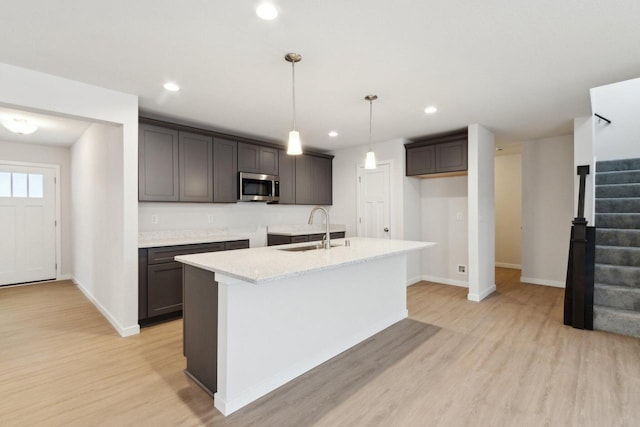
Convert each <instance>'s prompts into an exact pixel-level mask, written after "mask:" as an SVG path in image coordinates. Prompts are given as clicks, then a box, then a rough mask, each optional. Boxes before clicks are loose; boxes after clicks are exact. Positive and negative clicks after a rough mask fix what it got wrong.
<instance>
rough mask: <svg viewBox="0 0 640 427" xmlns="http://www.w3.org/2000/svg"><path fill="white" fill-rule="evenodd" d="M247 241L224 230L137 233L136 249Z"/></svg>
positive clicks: (246, 238) (245, 238)
mask: <svg viewBox="0 0 640 427" xmlns="http://www.w3.org/2000/svg"><path fill="white" fill-rule="evenodd" d="M234 240H249V238H248V237H246V236H234V235H230V234H227V232H226V231H224V230H217V229H214V230H171V231H146V232H139V233H138V248H140V249H143V248H159V247H163V246H177V245H195V244H198V243H216V242H230V241H234Z"/></svg>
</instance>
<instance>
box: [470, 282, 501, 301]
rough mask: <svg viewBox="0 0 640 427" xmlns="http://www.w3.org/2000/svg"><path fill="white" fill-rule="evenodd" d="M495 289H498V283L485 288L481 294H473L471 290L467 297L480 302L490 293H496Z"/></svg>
mask: <svg viewBox="0 0 640 427" xmlns="http://www.w3.org/2000/svg"><path fill="white" fill-rule="evenodd" d="M495 291H496V285H495V284H494V285H493V286H491V287H490V288H488V289H485V290H484V292H482V293H481V294H472V293H471V292H469V295H467V299H468V300H469V301H475V302H480V301H482V300H483V299H485V298H486V297H488V296H489V295H491V294H492V293H494V292H495Z"/></svg>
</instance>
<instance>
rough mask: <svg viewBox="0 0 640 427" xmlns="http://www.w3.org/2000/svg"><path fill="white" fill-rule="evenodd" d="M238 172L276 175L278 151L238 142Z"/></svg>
mask: <svg viewBox="0 0 640 427" xmlns="http://www.w3.org/2000/svg"><path fill="white" fill-rule="evenodd" d="M238 171H239V172H252V173H261V174H265V175H278V150H277V149H276V148H270V147H263V146H261V145H255V144H247V143H244V142H239V143H238Z"/></svg>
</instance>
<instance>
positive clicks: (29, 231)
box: [0, 163, 56, 285]
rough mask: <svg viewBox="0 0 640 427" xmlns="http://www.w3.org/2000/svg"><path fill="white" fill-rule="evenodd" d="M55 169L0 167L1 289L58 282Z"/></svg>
mask: <svg viewBox="0 0 640 427" xmlns="http://www.w3.org/2000/svg"><path fill="white" fill-rule="evenodd" d="M55 221H56V192H55V169H53V168H44V167H42V168H39V167H30V166H17V165H5V164H1V163H0V236H1V238H0V285H8V284H15V283H25V282H35V281H40V280H48V279H55V278H56V224H55Z"/></svg>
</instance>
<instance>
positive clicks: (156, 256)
mask: <svg viewBox="0 0 640 427" xmlns="http://www.w3.org/2000/svg"><path fill="white" fill-rule="evenodd" d="M223 250H224V243H223V242H220V243H205V244H199V245H184V246H167V247H166V248H150V249H149V253H148V263H149V264H160V263H164V262H173V261H174V257H176V256H178V255H190V254H199V253H203V252H216V251H223Z"/></svg>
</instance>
